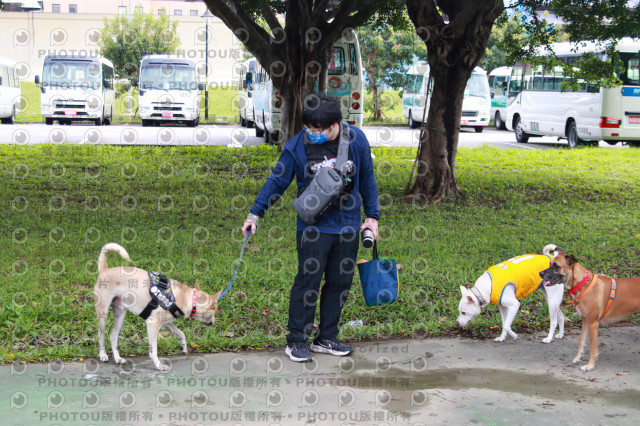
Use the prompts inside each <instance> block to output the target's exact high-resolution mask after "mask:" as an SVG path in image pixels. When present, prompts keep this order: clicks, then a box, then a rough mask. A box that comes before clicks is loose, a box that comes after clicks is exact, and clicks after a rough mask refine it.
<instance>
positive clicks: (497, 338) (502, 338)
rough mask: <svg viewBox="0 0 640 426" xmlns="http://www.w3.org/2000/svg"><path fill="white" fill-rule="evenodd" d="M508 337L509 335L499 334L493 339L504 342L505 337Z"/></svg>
mask: <svg viewBox="0 0 640 426" xmlns="http://www.w3.org/2000/svg"><path fill="white" fill-rule="evenodd" d="M506 337H507V336H498V337H496V338H495V339H493V341H494V342H504V339H505V338H506Z"/></svg>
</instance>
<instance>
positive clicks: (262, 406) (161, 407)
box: [0, 325, 640, 425]
mask: <svg viewBox="0 0 640 426" xmlns="http://www.w3.org/2000/svg"><path fill="white" fill-rule="evenodd" d="M578 334H579V331H578V330H570V334H569V335H568V336H566V337H565V338H564V339H562V340H554V341H553V342H552V343H551V344H549V345H545V344H543V343H541V342H540V341H541V340H542V338H543V337H544V335H543V334H542V333H541V334H539V335H523V336H521V337H520V339H519V340H518V341H516V342H514V341H507V342H505V343H495V342H493V341H492V340H472V339H467V338H434V339H425V340H387V341H376V342H368V343H355V344H354V345H353V346H354V348H355V353H354V354H353V355H352V356H350V357H344V358H337V357H333V356H330V355H322V354H316V355H315V357H314V361H313V362H311V363H306V364H297V363H293V362H291V361H289V359H288V357H286V355H285V354H284V348H278V349H277V350H263V351H249V352H239V353H219V354H211V355H204V354H203V355H189V356H172V357H165V358H163V359H162V360H163V362H164V363H167V364H170V365H171V370H170V371H169V372H162V373H161V372H158V371H156V370H155V369H154V368H153V365H152V364H151V361H150V360H149V359H148V358H135V359H133V358H132V359H129V360H128V361H130V362H128V363H127V364H125V365H124V366H122V367H121V366H116V365H115V364H113V362H112V361H110V362H109V363H107V364H104V363H100V362H99V361H97V360H96V359H87V360H85V361H84V362H83V363H58V362H52V363H49V364H44V365H42V364H38V365H34V364H29V365H24V364H16V365H12V366H3V367H0V389H2V391H1V393H0V419H2V420H0V423H1V424H3V425H36V424H43V425H139V424H149V425H214V424H215V425H271V424H273V425H303V424H317V425H351V424H363V425H420V424H424V425H434V424H454V425H461V424H504V425H519V424H523V425H529V424H544V425H548V424H570V425H595V424H611V425H627V424H628V425H631V424H634V425H635V424H638V418H640V327H637V326H628V325H627V326H622V327H612V328H606V329H602V330H601V333H600V359H599V360H598V363H597V365H596V369H595V370H594V371H593V372H589V373H582V372H581V371H580V370H579V368H578V366H576V365H573V364H572V363H571V360H572V359H573V357H574V355H575V352H576V349H577V339H578ZM123 355H124V354H123ZM580 365H581V364H580Z"/></svg>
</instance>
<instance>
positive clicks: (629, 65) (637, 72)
mask: <svg viewBox="0 0 640 426" xmlns="http://www.w3.org/2000/svg"><path fill="white" fill-rule="evenodd" d="M620 59H622V61H623V62H624V73H623V74H622V75H621V76H620V79H621V80H622V84H624V85H625V86H640V55H638V54H637V53H620Z"/></svg>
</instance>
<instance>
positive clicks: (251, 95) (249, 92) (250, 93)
mask: <svg viewBox="0 0 640 426" xmlns="http://www.w3.org/2000/svg"><path fill="white" fill-rule="evenodd" d="M252 97H253V92H252V91H251V90H249V91H248V92H247V98H252Z"/></svg>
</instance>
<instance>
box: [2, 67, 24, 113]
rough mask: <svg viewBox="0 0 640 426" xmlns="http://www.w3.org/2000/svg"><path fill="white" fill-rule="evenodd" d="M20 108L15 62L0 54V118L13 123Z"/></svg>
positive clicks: (18, 80)
mask: <svg viewBox="0 0 640 426" xmlns="http://www.w3.org/2000/svg"><path fill="white" fill-rule="evenodd" d="M19 110H20V78H19V77H18V73H17V71H16V62H15V61H14V60H12V59H9V58H4V57H1V56H0V120H1V121H2V124H13V123H14V121H15V119H16V113H17V112H18V111H19Z"/></svg>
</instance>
